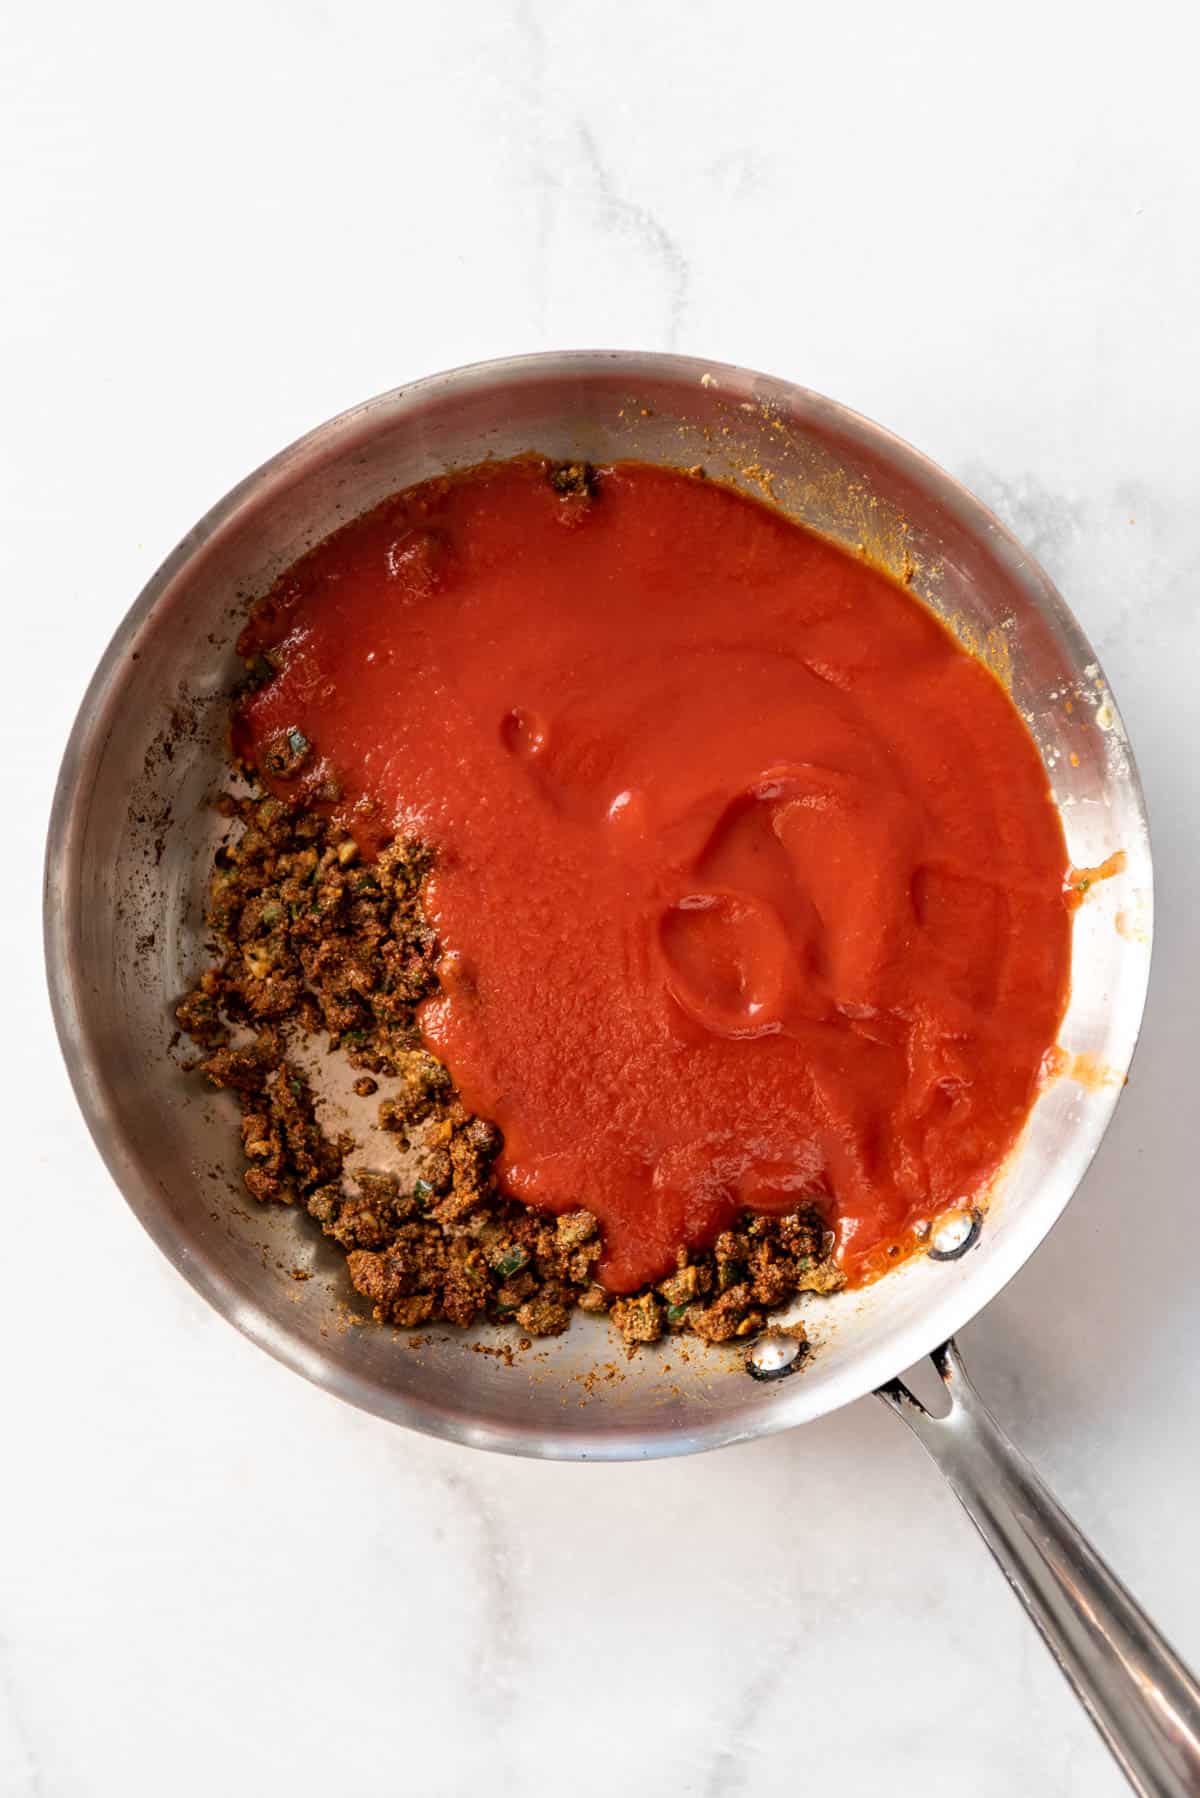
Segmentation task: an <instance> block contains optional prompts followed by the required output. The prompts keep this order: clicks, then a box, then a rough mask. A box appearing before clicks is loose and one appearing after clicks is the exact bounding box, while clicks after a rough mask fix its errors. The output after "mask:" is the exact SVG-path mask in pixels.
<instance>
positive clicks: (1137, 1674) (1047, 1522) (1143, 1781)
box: [877, 1342, 1200, 1798]
mask: <svg viewBox="0 0 1200 1798" xmlns="http://www.w3.org/2000/svg"><path fill="white" fill-rule="evenodd" d="M932 1359H933V1364H934V1366H935V1367H936V1368H937V1370H938V1373H939V1374H940V1375H941V1377H942V1380H943V1382H944V1383H945V1386H946V1390H947V1392H948V1393H949V1394H950V1410H949V1412H948V1413H947V1414H946V1416H944V1417H934V1416H933V1415H932V1413H930V1412H929V1411H927V1410H926V1409H925V1407H924V1405H922V1404H921V1402H920V1400H919V1399H917V1398H915V1397H914V1396H913V1394H912V1393H911V1392H910V1391H909V1390H908V1387H907V1386H905V1385H904V1384H903V1382H902V1381H900V1380H889V1382H888V1384H887V1385H886V1386H881V1387H880V1388H879V1391H878V1394H877V1397H879V1398H881V1399H882V1400H883V1401H884V1403H885V1404H886V1405H890V1406H891V1408H892V1410H893V1411H895V1412H896V1413H897V1414H898V1415H899V1416H900V1417H902V1418H903V1419H904V1421H905V1423H907V1424H908V1426H909V1428H910V1429H911V1430H912V1432H913V1434H914V1435H915V1436H916V1437H917V1439H918V1441H920V1442H921V1443H922V1444H923V1446H924V1447H925V1448H926V1449H927V1450H928V1452H929V1454H930V1455H931V1456H932V1458H933V1459H934V1460H935V1461H936V1462H937V1464H938V1466H939V1467H940V1469H941V1471H942V1472H943V1474H945V1476H946V1479H947V1480H948V1481H949V1483H950V1486H951V1487H952V1488H953V1490H954V1492H955V1494H956V1496H957V1497H958V1499H959V1502H960V1503H961V1504H962V1506H963V1508H964V1510H965V1511H966V1513H967V1516H968V1517H969V1518H970V1519H971V1522H972V1523H973V1524H974V1525H975V1528H976V1529H977V1530H978V1531H979V1534H980V1535H981V1536H982V1537H983V1539H984V1541H985V1542H986V1543H987V1545H988V1547H989V1548H990V1549H991V1551H992V1554H993V1555H994V1556H995V1558H996V1560H997V1562H998V1563H999V1566H1000V1571H1001V1572H1002V1573H1003V1574H1004V1577H1005V1578H1006V1579H1007V1581H1008V1583H1009V1585H1010V1586H1011V1587H1012V1588H1013V1590H1014V1592H1015V1593H1016V1595H1017V1597H1018V1598H1019V1599H1020V1600H1021V1603H1022V1604H1023V1605H1024V1606H1025V1609H1026V1610H1027V1611H1028V1612H1029V1615H1030V1616H1031V1617H1032V1619H1033V1621H1034V1623H1035V1624H1036V1625H1037V1627H1038V1629H1039V1631H1040V1632H1041V1635H1042V1638H1043V1640H1044V1641H1045V1643H1046V1645H1047V1647H1048V1648H1049V1650H1050V1652H1051V1654H1052V1655H1053V1656H1054V1658H1055V1660H1056V1661H1057V1662H1058V1665H1059V1667H1060V1668H1061V1669H1062V1671H1063V1673H1064V1674H1065V1675H1066V1677H1067V1679H1068V1680H1069V1681H1070V1683H1071V1685H1072V1686H1073V1687H1074V1689H1075V1692H1076V1694H1077V1696H1078V1697H1079V1699H1080V1701H1081V1702H1082V1704H1083V1707H1084V1709H1085V1710H1086V1711H1087V1713H1088V1715H1089V1716H1090V1717H1091V1719H1092V1722H1093V1723H1094V1724H1095V1725H1096V1728H1097V1729H1098V1730H1099V1731H1100V1734H1101V1735H1102V1736H1103V1737H1104V1740H1105V1741H1106V1742H1107V1744H1108V1746H1109V1748H1110V1749H1111V1750H1112V1752H1113V1754H1114V1755H1115V1756H1116V1759H1117V1761H1118V1762H1119V1764H1120V1766H1121V1770H1122V1771H1123V1773H1124V1774H1125V1777H1126V1778H1127V1779H1128V1781H1129V1783H1130V1785H1131V1786H1132V1787H1133V1789H1134V1791H1135V1792H1140V1793H1143V1794H1145V1798H1197V1794H1200V1686H1198V1685H1197V1683H1196V1680H1195V1679H1194V1678H1193V1676H1192V1674H1191V1673H1190V1672H1189V1671H1188V1669H1187V1668H1186V1667H1185V1666H1184V1664H1183V1662H1182V1661H1181V1660H1180V1659H1179V1656H1178V1655H1177V1654H1176V1653H1175V1651H1174V1649H1173V1648H1172V1647H1171V1646H1170V1644H1169V1643H1168V1642H1167V1641H1166V1640H1165V1639H1164V1638H1163V1637H1162V1636H1161V1635H1160V1634H1159V1632H1158V1630H1156V1629H1155V1627H1154V1625H1153V1624H1152V1623H1151V1621H1150V1619H1149V1617H1147V1615H1146V1613H1145V1611H1143V1610H1142V1608H1141V1606H1140V1605H1139V1604H1138V1603H1137V1602H1136V1601H1135V1599H1134V1598H1133V1596H1132V1594H1131V1593H1129V1592H1128V1591H1127V1590H1126V1588H1125V1587H1124V1586H1123V1585H1122V1584H1121V1582H1120V1580H1119V1579H1118V1578H1117V1577H1116V1575H1115V1574H1114V1573H1113V1572H1112V1571H1111V1569H1110V1568H1108V1567H1107V1566H1106V1565H1105V1563H1104V1562H1103V1561H1102V1560H1101V1559H1100V1556H1099V1555H1098V1554H1097V1553H1096V1551H1095V1549H1094V1548H1093V1547H1092V1546H1091V1544H1090V1543H1089V1542H1088V1541H1087V1539H1086V1537H1084V1536H1083V1535H1081V1534H1080V1532H1079V1530H1077V1529H1076V1527H1075V1525H1074V1524H1073V1523H1072V1522H1071V1519H1070V1518H1069V1517H1068V1516H1067V1514H1066V1512H1065V1511H1064V1510H1062V1508H1061V1507H1060V1506H1059V1505H1058V1503H1057V1502H1056V1501H1055V1499H1054V1498H1053V1497H1052V1496H1051V1494H1050V1492H1049V1491H1048V1489H1047V1488H1046V1487H1045V1486H1044V1485H1043V1484H1042V1482H1041V1480H1040V1479H1039V1478H1038V1476H1037V1474H1036V1473H1035V1472H1034V1470H1033V1468H1032V1467H1031V1466H1030V1465H1029V1463H1028V1461H1026V1459H1025V1458H1024V1456H1023V1455H1021V1454H1019V1453H1018V1452H1017V1450H1016V1449H1015V1448H1014V1447H1013V1445H1012V1443H1011V1442H1010V1441H1009V1440H1008V1437H1007V1436H1006V1435H1005V1434H1004V1432H1003V1430H1002V1429H1001V1428H1000V1426H999V1424H998V1423H997V1422H996V1420H995V1418H994V1417H993V1416H992V1414H991V1412H990V1411H989V1410H988V1409H987V1406H986V1405H985V1404H984V1403H983V1401H982V1399H981V1398H980V1397H979V1394H978V1393H977V1392H976V1390H975V1388H974V1386H973V1385H972V1384H971V1381H970V1380H969V1378H968V1377H967V1371H966V1368H965V1367H964V1366H963V1362H962V1356H961V1355H960V1354H959V1351H958V1348H957V1346H956V1345H955V1343H954V1342H947V1343H945V1344H944V1345H943V1346H942V1347H941V1348H940V1349H937V1350H935V1351H934V1354H933V1357H932Z"/></svg>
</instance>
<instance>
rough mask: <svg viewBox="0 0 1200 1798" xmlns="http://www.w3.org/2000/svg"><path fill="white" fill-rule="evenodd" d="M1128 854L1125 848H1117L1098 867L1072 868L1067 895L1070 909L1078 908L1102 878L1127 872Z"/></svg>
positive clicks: (1068, 878)
mask: <svg viewBox="0 0 1200 1798" xmlns="http://www.w3.org/2000/svg"><path fill="white" fill-rule="evenodd" d="M1126 859H1127V858H1126V855H1125V851H1124V850H1123V849H1115V850H1114V851H1113V853H1112V854H1111V855H1110V856H1107V857H1106V858H1105V859H1104V861H1102V862H1101V863H1100V864H1099V866H1098V867H1095V868H1072V869H1071V871H1070V873H1069V874H1068V875H1067V883H1066V888H1065V896H1066V901H1067V905H1068V907H1069V909H1070V910H1071V911H1076V910H1078V908H1079V906H1081V905H1082V904H1083V902H1084V900H1085V899H1086V898H1087V896H1088V894H1089V893H1090V892H1091V890H1092V888H1093V887H1094V886H1095V885H1096V884H1097V883H1098V882H1099V881H1101V880H1111V879H1112V878H1113V875H1114V874H1123V873H1124V872H1125V863H1126Z"/></svg>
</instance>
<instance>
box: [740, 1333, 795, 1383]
mask: <svg viewBox="0 0 1200 1798" xmlns="http://www.w3.org/2000/svg"><path fill="white" fill-rule="evenodd" d="M803 1348H804V1344H803V1343H802V1342H801V1341H800V1340H799V1339H798V1338H797V1337H795V1336H782V1335H779V1334H777V1333H775V1332H774V1331H772V1332H769V1333H768V1334H767V1335H766V1336H759V1337H757V1338H756V1339H755V1341H753V1342H752V1343H751V1344H750V1347H749V1348H748V1349H747V1351H746V1372H747V1373H748V1374H749V1375H750V1378H751V1379H752V1380H785V1379H786V1378H787V1376H788V1375H789V1374H790V1373H795V1371H796V1369H797V1368H798V1367H799V1365H800V1361H801V1359H802V1351H803Z"/></svg>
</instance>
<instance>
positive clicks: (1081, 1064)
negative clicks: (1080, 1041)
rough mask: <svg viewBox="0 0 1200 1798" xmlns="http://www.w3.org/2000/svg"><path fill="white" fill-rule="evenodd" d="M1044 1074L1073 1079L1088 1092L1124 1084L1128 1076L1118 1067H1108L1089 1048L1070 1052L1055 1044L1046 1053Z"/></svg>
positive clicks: (1062, 1078)
mask: <svg viewBox="0 0 1200 1798" xmlns="http://www.w3.org/2000/svg"><path fill="white" fill-rule="evenodd" d="M1044 1067H1045V1075H1046V1079H1047V1081H1050V1080H1073V1081H1074V1082H1075V1084H1076V1086H1082V1087H1084V1088H1086V1090H1087V1091H1088V1092H1093V1093H1098V1092H1104V1091H1105V1090H1106V1089H1108V1088H1109V1087H1114V1086H1125V1085H1126V1084H1127V1083H1128V1079H1129V1076H1128V1075H1127V1074H1123V1073H1122V1072H1121V1070H1120V1068H1113V1067H1109V1065H1108V1063H1107V1062H1103V1061H1101V1060H1100V1059H1099V1058H1098V1057H1097V1056H1095V1055H1093V1054H1092V1052H1091V1050H1090V1049H1081V1050H1079V1051H1078V1053H1074V1054H1073V1053H1072V1051H1071V1050H1070V1049H1063V1048H1060V1047H1059V1046H1058V1045H1057V1044H1056V1045H1055V1046H1054V1048H1053V1049H1050V1050H1048V1051H1047V1053H1046V1060H1045V1064H1044Z"/></svg>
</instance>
